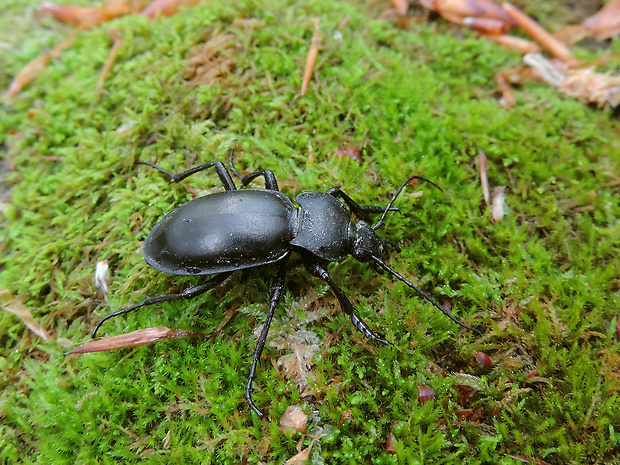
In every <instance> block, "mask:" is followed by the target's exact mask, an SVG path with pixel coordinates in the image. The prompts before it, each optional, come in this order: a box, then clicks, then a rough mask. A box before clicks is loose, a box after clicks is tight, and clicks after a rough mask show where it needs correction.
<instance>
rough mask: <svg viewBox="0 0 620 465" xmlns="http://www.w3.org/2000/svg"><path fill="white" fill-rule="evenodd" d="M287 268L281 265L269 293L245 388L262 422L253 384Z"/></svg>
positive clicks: (280, 295) (252, 407)
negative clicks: (253, 392) (255, 401)
mask: <svg viewBox="0 0 620 465" xmlns="http://www.w3.org/2000/svg"><path fill="white" fill-rule="evenodd" d="M285 274H286V273H285V267H284V264H282V265H281V267H280V269H279V270H278V274H276V276H275V278H274V280H273V282H272V283H271V290H270V291H269V313H267V319H266V320H265V323H264V324H263V329H262V330H261V332H260V336H259V337H258V342H257V343H256V347H255V348H254V354H253V355H252V368H250V376H249V377H248V384H247V385H246V386H245V398H246V400H247V401H248V404H249V405H250V408H251V409H252V410H254V413H256V415H258V418H260V419H261V420H262V419H263V418H264V415H263V413H262V412H261V411H260V410H258V408H257V407H256V405H254V401H253V400H252V382H253V381H254V378H255V377H256V367H257V366H258V363H259V361H260V357H261V355H262V353H263V349H264V348H265V343H266V342H267V334H269V328H270V327H271V321H272V320H273V314H274V313H275V311H276V308H277V307H278V304H279V303H280V299H281V298H282V289H283V288H284V276H285Z"/></svg>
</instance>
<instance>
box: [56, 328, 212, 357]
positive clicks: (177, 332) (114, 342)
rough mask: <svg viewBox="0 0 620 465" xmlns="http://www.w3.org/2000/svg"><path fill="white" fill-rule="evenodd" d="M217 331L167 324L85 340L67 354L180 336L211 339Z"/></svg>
mask: <svg viewBox="0 0 620 465" xmlns="http://www.w3.org/2000/svg"><path fill="white" fill-rule="evenodd" d="M216 335H217V332H213V333H209V334H204V333H195V332H192V331H186V330H184V329H170V328H168V327H167V326H155V327H153V328H145V329H139V330H137V331H131V332H130V333H126V334H121V335H119V336H111V337H104V338H103V339H97V340H96V341H92V342H87V343H86V344H83V345H81V346H78V347H75V348H73V349H71V350H70V351H69V352H68V353H69V354H85V353H90V352H104V351H107V350H115V349H124V348H127V347H135V346H142V345H145V344H153V343H155V342H159V341H165V340H166V339H180V338H182V337H199V338H204V339H213V338H214V337H215V336H216Z"/></svg>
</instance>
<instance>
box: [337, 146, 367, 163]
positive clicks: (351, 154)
mask: <svg viewBox="0 0 620 465" xmlns="http://www.w3.org/2000/svg"><path fill="white" fill-rule="evenodd" d="M361 153H362V151H361V150H360V149H359V148H358V147H348V148H343V149H337V150H336V155H338V156H339V157H342V158H353V159H354V160H357V161H361V159H362V157H361Z"/></svg>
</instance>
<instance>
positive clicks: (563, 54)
mask: <svg viewBox="0 0 620 465" xmlns="http://www.w3.org/2000/svg"><path fill="white" fill-rule="evenodd" d="M502 7H503V8H504V10H506V13H508V14H509V15H510V17H511V18H512V19H513V20H514V21H515V22H516V23H517V25H518V26H519V27H520V28H521V29H523V31H524V32H525V33H526V34H527V35H529V36H530V37H531V38H532V39H534V40H535V41H536V42H538V43H539V44H540V45H541V46H542V47H544V48H546V49H547V50H549V52H550V53H551V54H552V55H553V56H555V57H557V58H559V59H560V60H562V61H564V62H566V63H568V64H569V65H571V66H576V65H578V64H579V61H578V60H577V59H576V58H575V57H574V56H573V54H572V53H571V51H570V50H569V49H568V48H567V47H566V46H565V45H564V44H563V43H561V42H560V41H559V40H557V39H556V38H555V37H553V35H551V34H550V33H549V32H547V31H546V30H545V29H544V28H543V27H542V26H541V25H540V24H538V23H537V22H536V21H534V20H533V19H532V18H530V17H529V16H528V15H526V14H525V13H523V12H522V11H521V10H519V9H518V8H517V7H515V6H513V5H511V4H510V3H507V2H505V3H502Z"/></svg>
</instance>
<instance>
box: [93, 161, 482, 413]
mask: <svg viewBox="0 0 620 465" xmlns="http://www.w3.org/2000/svg"><path fill="white" fill-rule="evenodd" d="M232 154H233V150H231V151H230V157H229V165H230V169H231V171H232V172H233V174H235V176H237V177H238V178H239V179H240V180H241V184H242V187H245V186H247V185H248V184H249V183H250V182H251V181H253V180H254V179H256V178H258V177H261V176H262V177H263V178H264V179H265V189H245V190H237V188H236V187H235V184H234V182H233V180H232V177H231V175H230V173H229V172H228V170H227V169H226V167H225V166H224V164H223V163H222V162H219V161H213V162H210V163H206V164H204V165H200V166H196V167H194V168H192V169H189V170H187V171H183V172H182V173H178V174H173V173H169V172H168V171H165V170H163V169H162V168H160V167H159V166H157V165H154V164H152V163H148V162H139V163H141V164H144V165H148V166H151V167H153V168H155V169H156V170H157V171H159V172H161V173H163V174H165V175H166V176H168V177H169V179H170V182H179V181H181V180H183V179H185V178H187V177H188V176H191V175H192V174H196V173H198V172H200V171H203V170H206V169H208V168H211V167H213V168H215V171H216V172H217V174H218V176H219V177H220V180H221V181H222V184H223V185H224V188H225V191H224V192H219V193H216V194H211V195H207V196H205V197H200V198H197V199H194V200H190V201H189V202H186V203H184V204H183V205H181V206H179V207H177V208H175V209H174V210H172V211H171V212H170V213H168V214H167V215H166V216H165V217H164V218H163V219H162V220H161V221H160V222H159V223H157V224H156V225H155V227H154V228H153V229H152V230H151V232H150V233H149V234H148V236H147V237H146V240H145V241H144V247H143V253H144V258H145V259H146V262H147V263H148V264H149V265H151V266H152V267H154V268H156V269H158V270H160V271H163V272H165V273H170V274H174V275H185V276H187V275H191V276H202V275H215V276H213V277H211V278H209V279H207V280H205V281H204V282H202V283H201V284H197V285H195V286H192V287H189V288H187V289H185V290H184V291H183V292H181V293H180V294H170V295H160V296H156V297H147V298H146V299H145V300H144V301H142V302H141V303H139V304H137V305H133V306H131V307H127V308H125V309H122V310H119V311H117V312H114V313H111V314H109V315H107V316H105V317H104V318H102V319H101V320H100V321H99V323H97V325H96V326H95V329H94V330H93V332H92V336H93V337H95V336H96V334H97V331H98V330H99V328H100V327H101V325H102V324H103V322H105V321H106V320H108V319H110V318H112V317H114V316H117V315H122V314H125V313H128V312H131V311H133V310H136V309H138V308H140V307H144V306H146V305H153V304H157V303H160V302H170V301H174V300H183V299H190V298H192V297H196V296H198V295H200V294H202V293H204V292H206V291H208V290H209V289H213V288H214V287H215V286H217V285H218V284H220V283H222V282H223V281H225V280H226V278H228V277H229V276H230V275H231V274H232V273H233V272H234V271H237V270H242V269H245V268H253V267H257V266H262V265H267V264H270V263H277V264H279V270H278V272H277V273H276V276H275V278H274V280H273V282H272V283H271V289H270V297H269V301H270V307H269V312H268V313H267V319H266V321H265V323H264V325H263V329H262V331H261V334H260V336H259V338H258V342H257V344H256V348H255V349H254V355H253V356H252V367H251V368H250V376H249V378H248V383H247V385H246V388H245V397H246V399H247V401H248V403H249V405H250V407H251V408H252V410H254V412H256V414H257V415H258V416H259V417H260V418H262V417H263V414H262V413H261V411H260V410H258V408H257V407H256V406H255V405H254V402H253V401H252V394H251V390H252V381H253V380H254V377H255V375H256V366H257V364H258V361H259V359H260V357H261V354H262V352H263V348H264V347H265V342H266V339H267V333H268V332H269V326H270V325H271V320H272V319H273V314H274V312H275V309H276V307H277V306H278V303H279V302H280V298H281V297H282V289H283V287H284V275H285V264H286V262H287V260H288V258H289V257H290V255H291V253H292V252H297V253H298V254H299V255H301V258H302V261H303V263H304V265H305V267H306V268H307V269H308V271H309V272H310V273H311V274H312V275H314V276H315V277H317V278H320V279H322V280H323V281H325V282H326V283H327V284H328V285H329V287H330V288H331V290H332V292H333V293H334V294H335V295H336V298H337V299H338V301H339V302H340V306H341V307H342V310H344V311H345V313H346V314H347V315H349V316H350V317H351V321H352V322H353V325H354V326H355V327H356V328H357V329H358V330H359V331H361V332H362V333H363V334H364V335H365V336H366V337H367V338H369V339H370V340H372V341H374V342H378V343H380V344H384V345H390V343H389V342H388V341H386V340H385V339H382V338H381V337H380V336H378V335H377V334H375V333H374V332H373V331H372V330H371V329H370V328H369V327H368V325H367V324H366V323H365V322H364V321H363V320H362V319H361V318H360V317H359V316H358V315H357V314H356V313H355V309H354V308H353V304H351V302H350V301H349V299H348V298H347V296H346V295H345V294H344V292H343V291H342V290H341V289H340V288H339V287H338V286H337V285H336V283H334V281H333V280H332V278H331V276H330V275H329V273H328V271H327V266H328V264H329V263H330V262H341V261H342V260H344V259H345V258H346V257H347V256H348V255H349V254H351V255H353V257H355V258H356V259H357V260H359V261H361V262H374V263H376V264H377V265H379V267H380V268H382V269H384V270H385V271H387V272H388V273H390V274H391V275H393V276H394V277H396V278H397V279H399V280H401V281H402V282H404V283H405V284H406V285H407V286H409V287H410V288H412V289H414V290H415V291H416V292H417V293H418V294H419V295H420V296H421V297H423V298H424V299H426V300H427V301H429V302H430V303H431V304H433V305H434V306H435V307H437V308H438V309H439V310H441V311H442V312H443V313H444V314H445V315H447V316H448V317H449V318H450V319H452V320H453V321H455V322H456V323H458V324H459V325H461V326H463V327H465V328H468V329H471V328H469V326H467V325H465V324H464V323H461V322H460V321H458V320H457V319H456V318H454V317H453V316H452V315H450V313H449V312H448V311H447V310H445V309H444V308H443V307H442V306H440V305H439V304H438V303H437V302H435V300H433V299H432V298H431V297H430V296H428V295H427V294H426V293H424V292H423V291H422V290H420V289H419V288H417V287H416V286H414V285H413V284H412V283H411V282H409V281H408V280H406V279H405V278H403V277H402V276H401V275H400V274H398V273H397V272H396V271H394V270H393V269H391V268H390V267H389V266H388V265H386V263H385V262H386V260H387V258H388V255H387V248H388V246H390V245H392V246H393V247H395V248H396V249H398V247H396V246H394V245H393V244H391V243H390V242H388V241H386V240H384V239H382V238H380V237H379V236H378V235H377V234H376V233H375V231H377V230H378V229H379V228H380V227H381V226H382V225H383V223H384V220H385V217H386V215H387V213H388V212H389V211H397V210H398V209H397V208H393V207H392V205H393V204H394V201H395V200H396V198H397V197H398V195H399V194H400V193H401V192H402V190H403V189H404V188H405V186H406V185H407V184H408V183H409V182H410V181H412V180H413V179H420V180H423V181H426V182H428V183H430V184H433V185H434V186H436V187H439V186H437V185H436V184H435V183H433V182H432V181H429V180H428V179H426V178H423V177H421V176H417V175H414V176H409V177H408V178H407V179H406V180H405V181H404V182H403V183H402V184H401V185H400V187H399V188H398V189H397V190H396V193H395V194H394V196H393V197H392V199H391V200H390V202H389V203H388V205H387V207H385V208H382V207H378V206H367V205H359V204H357V203H356V202H355V201H353V200H352V199H351V198H350V197H349V196H348V195H347V194H345V193H344V192H343V191H341V190H340V189H338V188H331V189H329V190H328V191H327V192H325V193H322V192H305V193H302V194H300V195H298V196H297V198H296V201H297V203H298V204H299V207H295V205H293V202H292V201H291V200H290V199H289V198H288V197H287V196H286V195H284V194H282V193H281V192H280V191H279V188H278V182H277V180H276V177H275V175H274V174H273V172H272V171H271V170H259V171H254V172H253V173H250V174H247V175H245V176H242V175H240V174H239V173H238V172H237V170H236V169H235V168H234V166H233V164H232ZM347 207H348V209H347ZM379 213H380V214H381V217H380V219H379V221H377V223H376V224H375V225H374V226H372V227H371V226H369V225H368V224H366V223H365V222H364V221H362V220H361V219H360V218H367V217H368V216H369V215H370V214H379ZM353 217H355V220H353V219H352V218H353Z"/></svg>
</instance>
